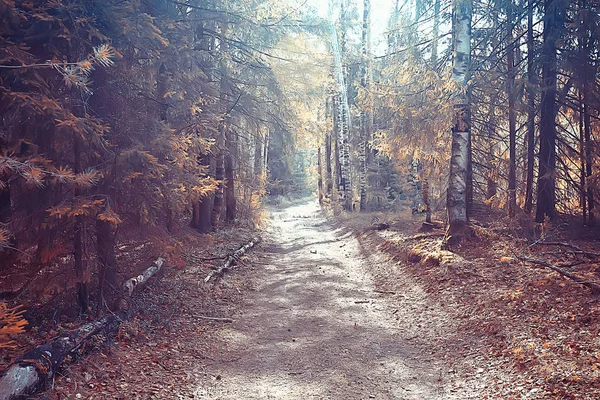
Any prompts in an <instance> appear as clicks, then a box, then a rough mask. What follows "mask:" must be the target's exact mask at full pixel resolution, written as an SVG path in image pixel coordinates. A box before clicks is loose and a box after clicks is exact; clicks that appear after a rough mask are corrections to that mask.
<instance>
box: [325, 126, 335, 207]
mask: <svg viewBox="0 0 600 400" xmlns="http://www.w3.org/2000/svg"><path fill="white" fill-rule="evenodd" d="M332 190H333V175H332V171H331V132H327V133H326V135H325V193H326V196H327V197H331V192H332Z"/></svg>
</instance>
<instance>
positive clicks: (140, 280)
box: [123, 257, 165, 296]
mask: <svg viewBox="0 0 600 400" xmlns="http://www.w3.org/2000/svg"><path fill="white" fill-rule="evenodd" d="M164 263H165V259H164V258H162V257H159V258H158V259H157V260H156V261H154V265H151V266H150V267H148V268H147V269H146V270H145V271H144V272H142V273H141V274H140V275H138V276H136V277H134V278H131V279H127V280H126V281H125V282H123V290H126V291H127V292H128V293H129V295H130V296H131V294H132V293H133V291H134V290H135V288H136V287H138V286H139V285H142V284H144V283H146V282H147V281H148V279H150V278H151V277H152V276H153V275H154V274H156V273H157V272H158V271H160V269H161V268H162V266H163V264H164Z"/></svg>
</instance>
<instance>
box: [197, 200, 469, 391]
mask: <svg viewBox="0 0 600 400" xmlns="http://www.w3.org/2000/svg"><path fill="white" fill-rule="evenodd" d="M271 218H272V224H271V227H270V229H269V234H268V238H267V239H266V243H265V244H263V245H262V248H263V250H262V251H263V252H264V254H262V255H261V256H262V257H261V258H262V259H263V260H264V263H261V265H257V266H253V267H249V268H246V267H245V268H241V269H239V270H237V272H236V273H235V275H237V276H235V277H232V278H229V277H226V278H225V279H248V280H250V281H251V287H253V290H251V291H249V292H248V293H245V294H244V300H243V302H242V304H240V305H239V310H238V312H237V314H238V315H234V318H235V322H234V323H233V324H231V325H228V326H225V327H223V328H222V329H221V330H219V331H218V337H219V338H220V339H221V340H222V341H223V343H224V345H223V346H222V348H225V350H222V352H223V354H218V355H215V362H214V363H212V365H211V366H210V367H209V368H210V370H211V375H212V376H213V377H217V378H213V379H212V380H208V379H207V380H205V381H204V382H202V384H201V385H200V386H199V387H198V388H197V390H196V393H195V395H196V398H210V399H284V400H285V399H370V398H373V399H421V400H426V399H453V398H456V399H458V398H460V399H465V398H471V396H470V395H468V396H467V394H466V393H464V392H463V393H462V394H460V395H459V394H457V393H451V391H450V390H449V388H448V385H446V384H445V383H444V381H445V378H444V377H443V376H444V374H443V372H442V370H443V368H442V367H441V366H440V365H441V363H436V362H435V360H432V359H431V357H430V356H426V355H425V354H426V353H427V349H419V348H415V347H413V346H414V345H413V344H412V343H411V342H410V340H411V339H412V338H411V337H409V336H410V335H412V334H414V327H413V326H411V325H413V324H414V326H417V322H418V321H417V319H415V318H413V317H411V315H412V311H414V310H415V308H417V309H418V307H422V306H423V304H413V305H412V306H411V305H410V304H409V305H407V304H406V303H403V304H402V305H401V306H400V307H401V308H398V304H396V305H395V306H394V304H393V302H392V299H391V296H389V295H386V294H384V293H378V292H376V291H375V289H374V285H373V280H372V278H371V277H370V275H369V273H368V272H367V268H366V265H368V264H367V263H374V262H386V261H385V260H383V259H382V257H381V255H379V256H377V254H366V253H365V252H363V251H362V250H361V247H360V244H359V242H358V240H357V239H356V238H355V237H354V236H353V235H352V233H350V232H345V231H344V230H343V229H341V228H335V227H333V226H332V225H331V224H330V223H329V222H328V221H327V220H326V219H325V218H324V217H323V216H322V214H321V213H320V211H319V207H318V204H316V202H314V201H310V202H304V203H302V204H298V205H294V206H290V207H287V208H280V209H276V210H273V211H272V213H271ZM375 253H376V252H375ZM377 257H379V258H377ZM415 301H417V302H418V301H422V300H415ZM425 308H426V307H425ZM399 315H400V316H401V318H399V317H398V316H399ZM419 326H420V325H419ZM219 360H223V361H219ZM227 360H228V361H227ZM473 398H476V397H473Z"/></svg>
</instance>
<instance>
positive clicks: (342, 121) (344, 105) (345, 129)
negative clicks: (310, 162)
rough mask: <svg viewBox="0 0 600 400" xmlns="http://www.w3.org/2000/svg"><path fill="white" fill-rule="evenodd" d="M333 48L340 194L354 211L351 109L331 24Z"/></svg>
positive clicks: (344, 205)
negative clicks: (351, 170)
mask: <svg viewBox="0 0 600 400" xmlns="http://www.w3.org/2000/svg"><path fill="white" fill-rule="evenodd" d="M330 27H331V47H332V50H333V59H334V69H335V78H336V83H337V86H338V98H339V112H338V143H339V149H340V164H341V168H340V170H341V171H340V179H339V189H340V190H339V193H340V197H341V198H340V201H341V203H342V207H343V208H344V209H345V210H346V211H352V182H351V179H350V125H351V121H350V107H349V105H348V91H347V86H346V79H345V76H344V67H343V65H342V55H341V52H340V47H339V42H338V34H337V29H336V27H335V24H333V23H331V24H330Z"/></svg>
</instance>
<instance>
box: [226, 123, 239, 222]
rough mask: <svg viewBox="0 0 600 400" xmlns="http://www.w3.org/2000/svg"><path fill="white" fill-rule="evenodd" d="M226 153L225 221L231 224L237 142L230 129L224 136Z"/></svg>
mask: <svg viewBox="0 0 600 400" xmlns="http://www.w3.org/2000/svg"><path fill="white" fill-rule="evenodd" d="M225 137H226V141H227V152H226V154H225V182H226V183H225V221H227V222H233V221H235V218H236V206H237V204H236V203H237V201H236V199H235V157H234V155H235V154H236V146H237V143H236V142H237V141H236V140H235V133H234V132H233V131H231V129H228V130H227V133H226V135H225Z"/></svg>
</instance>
